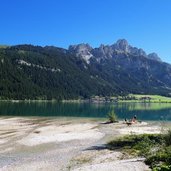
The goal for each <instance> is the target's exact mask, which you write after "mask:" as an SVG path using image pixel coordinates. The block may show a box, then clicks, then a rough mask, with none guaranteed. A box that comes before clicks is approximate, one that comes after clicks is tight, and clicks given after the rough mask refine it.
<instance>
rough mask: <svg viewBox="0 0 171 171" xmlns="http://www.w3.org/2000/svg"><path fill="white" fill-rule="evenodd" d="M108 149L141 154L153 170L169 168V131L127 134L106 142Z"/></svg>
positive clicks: (170, 144) (170, 164)
mask: <svg viewBox="0 0 171 171" xmlns="http://www.w3.org/2000/svg"><path fill="white" fill-rule="evenodd" d="M108 148H109V149H110V150H116V149H119V150H122V151H123V152H126V153H127V154H129V155H132V156H143V157H145V158H146V160H145V162H146V164H148V165H149V166H150V167H151V168H152V169H153V170H154V171H158V170H163V171H164V170H169V169H171V131H169V132H168V133H167V134H164V135H161V134H143V135H129V136H124V137H121V138H119V139H115V140H113V141H110V142H109V143H108Z"/></svg>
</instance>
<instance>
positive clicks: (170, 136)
mask: <svg viewBox="0 0 171 171" xmlns="http://www.w3.org/2000/svg"><path fill="white" fill-rule="evenodd" d="M164 140H165V143H166V145H167V146H169V145H171V130H169V131H168V133H167V134H166V135H165V136H164Z"/></svg>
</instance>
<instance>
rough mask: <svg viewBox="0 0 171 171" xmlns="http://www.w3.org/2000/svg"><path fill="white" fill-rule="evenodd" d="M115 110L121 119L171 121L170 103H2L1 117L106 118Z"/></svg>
mask: <svg viewBox="0 0 171 171" xmlns="http://www.w3.org/2000/svg"><path fill="white" fill-rule="evenodd" d="M112 109H114V110H115V112H116V113H117V115H118V117H119V118H120V119H123V118H127V119H130V118H132V117H133V116H134V115H137V117H138V119H139V120H168V121H171V104H169V103H117V104H89V103H81V104H79V103H55V102H53V103H51V102H48V103H45V102H41V103H40V102H39V103H25V102H19V103H11V102H0V115H1V116H7V115H8V116H74V117H101V118H103V117H106V115H107V113H108V112H109V111H110V110H112Z"/></svg>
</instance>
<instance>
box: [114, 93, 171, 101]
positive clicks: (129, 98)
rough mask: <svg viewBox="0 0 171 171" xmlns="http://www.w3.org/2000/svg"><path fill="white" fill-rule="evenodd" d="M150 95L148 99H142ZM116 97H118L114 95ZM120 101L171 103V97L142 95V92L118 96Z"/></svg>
mask: <svg viewBox="0 0 171 171" xmlns="http://www.w3.org/2000/svg"><path fill="white" fill-rule="evenodd" d="M145 97H149V98H150V100H148V99H146V100H145V99H142V98H145ZM112 98H116V97H112ZM117 98H118V102H146V103H171V97H165V96H160V95H141V94H129V95H127V96H125V97H121V96H119V97H117Z"/></svg>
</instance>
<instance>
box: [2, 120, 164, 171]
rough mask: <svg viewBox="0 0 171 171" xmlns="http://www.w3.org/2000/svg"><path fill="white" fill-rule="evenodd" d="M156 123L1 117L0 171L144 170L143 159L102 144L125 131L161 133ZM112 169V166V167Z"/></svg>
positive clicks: (130, 132) (128, 132)
mask: <svg viewBox="0 0 171 171" xmlns="http://www.w3.org/2000/svg"><path fill="white" fill-rule="evenodd" d="M160 131H161V128H160V126H156V124H149V123H148V124H147V123H141V124H140V123H139V124H134V125H131V126H127V125H126V124H123V123H122V122H119V123H116V124H103V123H100V122H98V121H95V120H94V121H93V120H90V119H78V118H68V119H66V118H2V117H1V118H0V170H3V171H23V170H25V171H27V170H32V171H34V170H35V171H37V170H48V171H51V170H52V171H53V170H54V171H56V170H62V171H64V170H73V171H79V170H80V171H89V170H93V171H96V170H98V171H102V170H103V171H105V170H107V171H109V170H116V171H125V170H130V171H143V170H148V167H147V166H146V165H145V164H144V162H143V160H144V159H143V158H139V159H136V158H130V156H125V154H123V153H122V152H118V151H110V150H108V149H106V148H105V146H104V144H105V143H106V142H107V141H109V140H110V139H112V138H114V137H117V136H121V135H124V134H141V133H160ZM114 168H115V169H114Z"/></svg>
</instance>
